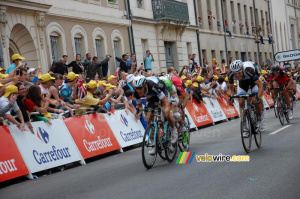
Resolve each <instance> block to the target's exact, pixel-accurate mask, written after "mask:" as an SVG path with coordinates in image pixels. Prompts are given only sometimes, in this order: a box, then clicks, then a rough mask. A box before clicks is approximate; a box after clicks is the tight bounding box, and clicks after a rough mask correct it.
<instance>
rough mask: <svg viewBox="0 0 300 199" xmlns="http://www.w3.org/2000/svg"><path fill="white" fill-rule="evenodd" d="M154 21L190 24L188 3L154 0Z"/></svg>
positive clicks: (173, 0)
mask: <svg viewBox="0 0 300 199" xmlns="http://www.w3.org/2000/svg"><path fill="white" fill-rule="evenodd" d="M152 9H153V16H154V19H157V20H170V21H176V22H183V23H188V22H189V11H188V5H187V3H182V2H178V1H175V0H152Z"/></svg>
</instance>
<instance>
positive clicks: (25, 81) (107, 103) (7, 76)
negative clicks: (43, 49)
mask: <svg viewBox="0 0 300 199" xmlns="http://www.w3.org/2000/svg"><path fill="white" fill-rule="evenodd" d="M250 58H251V55H249V59H250ZM115 59H116V61H118V62H119V63H120V66H119V67H118V69H117V71H115V73H114V74H112V75H108V69H109V61H110V60H111V56H110V55H106V56H105V58H104V59H103V60H101V61H99V59H98V57H96V56H94V57H92V56H91V54H90V53H87V54H86V58H85V60H84V61H82V59H81V56H80V55H76V60H75V61H72V62H70V63H69V64H68V56H67V55H63V56H62V57H61V59H60V60H59V61H58V62H56V63H53V65H52V67H51V68H50V70H49V71H48V72H47V73H44V74H41V67H37V68H33V67H30V68H29V67H27V66H26V62H25V58H24V57H22V56H21V55H19V54H14V55H13V56H12V64H11V65H10V66H9V67H8V69H7V70H4V69H2V68H0V70H1V71H0V122H3V121H4V119H6V120H7V121H8V122H10V123H12V124H15V125H16V126H17V127H18V128H19V129H20V130H22V131H31V132H32V133H33V130H32V125H31V122H33V121H44V122H47V123H49V125H51V120H50V119H49V118H51V117H52V116H53V115H57V114H60V115H62V116H63V117H71V116H73V115H77V114H84V113H86V112H87V110H92V111H99V112H103V113H108V114H112V113H114V111H115V110H116V109H119V108H125V111H126V112H127V113H128V112H131V113H133V114H134V115H136V119H139V118H140V113H139V114H138V113H137V110H136V108H135V106H133V104H134V103H133V101H135V100H139V99H140V97H139V95H138V94H137V93H136V91H135V90H134V88H133V86H132V81H133V80H134V78H135V76H138V75H144V76H145V77H150V76H153V75H154V76H158V77H159V76H164V75H166V74H172V75H173V76H178V77H180V78H181V79H182V81H183V82H184V85H185V87H186V91H187V92H188V93H189V100H190V101H191V100H193V99H194V100H196V102H198V103H203V100H202V98H203V97H204V96H207V97H212V98H221V97H222V96H224V95H226V94H227V91H228V86H229V83H228V77H227V74H228V70H229V67H228V65H226V61H225V60H222V61H221V62H220V63H219V62H218V61H217V60H216V59H215V58H213V59H212V62H211V63H210V62H209V61H208V60H207V59H203V66H199V65H198V64H197V62H196V54H191V55H189V56H188V61H187V65H185V66H183V67H180V68H181V69H180V71H177V70H176V69H175V68H174V67H168V69H167V71H160V72H154V71H153V70H152V63H153V62H154V58H153V55H152V54H151V52H150V51H149V50H147V51H146V55H145V56H144V59H143V61H144V63H142V64H139V65H138V64H137V61H136V55H135V54H131V55H129V54H123V55H122V57H115ZM230 61H232V58H231V59H230ZM255 67H256V70H257V74H258V75H259V76H260V79H261V81H262V82H263V83H264V84H266V80H267V76H268V73H269V70H270V66H268V65H266V64H263V65H262V66H259V65H258V64H257V63H255ZM70 68H72V72H71V71H69V70H70ZM291 68H293V69H292V70H290V71H289V75H290V76H291V78H293V79H295V80H297V82H298V81H299V74H300V73H299V72H300V71H299V66H298V63H296V64H295V66H293V67H291Z"/></svg>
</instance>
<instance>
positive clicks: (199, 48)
mask: <svg viewBox="0 0 300 199" xmlns="http://www.w3.org/2000/svg"><path fill="white" fill-rule="evenodd" d="M194 13H195V22H196V26H197V28H198V29H197V30H196V36H197V44H198V54H199V66H202V56H201V47H200V31H199V22H198V15H197V6H196V0H194Z"/></svg>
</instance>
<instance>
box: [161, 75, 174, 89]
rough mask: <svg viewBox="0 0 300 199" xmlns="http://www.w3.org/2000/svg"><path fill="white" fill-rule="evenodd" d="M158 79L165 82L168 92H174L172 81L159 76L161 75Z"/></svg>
mask: <svg viewBox="0 0 300 199" xmlns="http://www.w3.org/2000/svg"><path fill="white" fill-rule="evenodd" d="M159 79H160V80H162V81H163V82H164V83H165V85H166V86H167V88H168V91H169V93H173V92H174V85H173V82H172V81H171V80H170V79H169V78H167V77H164V76H161V77H159Z"/></svg>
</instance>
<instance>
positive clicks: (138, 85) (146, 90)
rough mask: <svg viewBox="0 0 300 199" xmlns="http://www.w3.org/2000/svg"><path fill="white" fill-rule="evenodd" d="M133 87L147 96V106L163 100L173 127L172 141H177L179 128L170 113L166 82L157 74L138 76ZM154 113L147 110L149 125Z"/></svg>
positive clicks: (155, 105) (165, 110) (152, 105)
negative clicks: (156, 75)
mask: <svg viewBox="0 0 300 199" xmlns="http://www.w3.org/2000/svg"><path fill="white" fill-rule="evenodd" d="M133 87H134V88H135V90H136V91H137V92H138V94H139V95H140V97H146V100H147V104H146V107H147V108H154V107H157V106H158V104H159V102H161V106H162V110H163V111H164V113H165V115H166V117H167V119H168V121H169V123H170V125H171V127H172V137H171V143H172V144H174V143H176V141H177V139H178V132H177V128H176V126H175V119H174V116H173V115H172V114H170V108H171V106H170V101H169V100H168V96H169V95H170V94H169V91H168V88H167V86H166V85H165V83H164V82H163V81H162V80H160V79H158V78H157V77H155V76H151V77H147V78H145V77H144V76H137V77H136V78H135V79H134V80H133ZM152 118H153V113H152V111H150V112H147V120H148V121H147V122H148V125H149V124H150V123H151V122H152V121H151V120H152ZM149 153H150V154H151V155H152V154H155V147H153V150H150V151H149Z"/></svg>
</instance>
